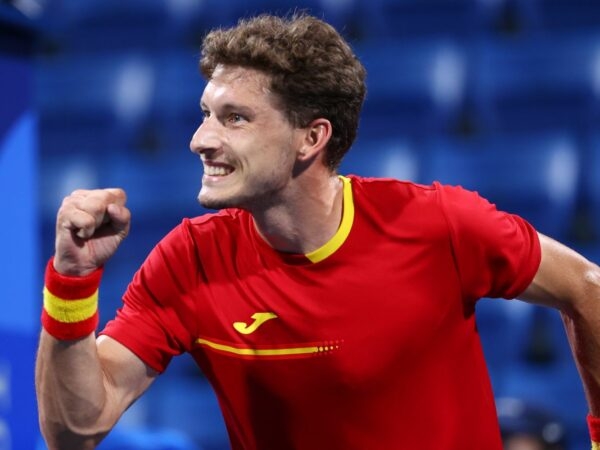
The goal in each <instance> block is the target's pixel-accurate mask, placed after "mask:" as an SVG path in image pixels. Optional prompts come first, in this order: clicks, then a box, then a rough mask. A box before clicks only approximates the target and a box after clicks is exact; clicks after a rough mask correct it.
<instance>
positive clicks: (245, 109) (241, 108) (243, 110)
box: [200, 100, 256, 116]
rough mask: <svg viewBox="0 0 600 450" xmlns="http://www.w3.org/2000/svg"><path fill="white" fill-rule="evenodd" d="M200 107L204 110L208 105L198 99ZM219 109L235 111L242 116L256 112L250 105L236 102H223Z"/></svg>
mask: <svg viewBox="0 0 600 450" xmlns="http://www.w3.org/2000/svg"><path fill="white" fill-rule="evenodd" d="M200 108H201V109H203V110H205V109H208V106H207V105H206V103H204V102H203V101H202V100H200ZM219 109H221V110H222V111H224V112H230V111H236V112H239V113H240V114H242V115H244V116H248V115H254V114H256V112H255V110H254V109H252V108H251V107H249V106H245V105H240V104H237V103H225V104H223V105H222V106H220V107H219Z"/></svg>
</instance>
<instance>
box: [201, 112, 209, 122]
mask: <svg viewBox="0 0 600 450" xmlns="http://www.w3.org/2000/svg"><path fill="white" fill-rule="evenodd" d="M209 117H210V111H208V110H207V109H203V110H202V122H204V121H205V120H206V119H208V118H209Z"/></svg>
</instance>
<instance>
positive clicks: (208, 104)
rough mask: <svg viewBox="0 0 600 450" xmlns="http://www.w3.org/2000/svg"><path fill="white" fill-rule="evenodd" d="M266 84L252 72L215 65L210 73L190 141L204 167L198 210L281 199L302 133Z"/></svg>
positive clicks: (264, 78)
mask: <svg viewBox="0 0 600 450" xmlns="http://www.w3.org/2000/svg"><path fill="white" fill-rule="evenodd" d="M268 86H269V79H268V77H267V76H266V75H265V74H263V73H262V72H259V71H257V70H253V69H247V68H241V67H230V66H218V67H217V68H216V69H215V71H214V72H213V75H212V78H211V79H210V81H209V82H208V84H207V86H206V88H205V90H204V93H203V95H202V99H201V102H200V103H201V108H202V111H203V113H204V120H203V121H202V123H201V124H200V126H199V127H198V129H197V130H196V132H195V133H194V136H193V137H192V141H191V143H190V149H191V150H192V151H193V152H194V153H197V154H199V155H200V157H201V159H202V163H203V167H204V176H203V177H202V188H201V190H200V194H199V195H198V200H199V201H200V203H201V204H202V206H204V207H207V208H211V209H220V208H228V207H239V208H245V209H248V210H253V209H255V208H264V207H267V206H269V205H272V204H274V202H277V201H278V200H279V199H281V198H282V197H283V193H284V192H285V188H286V187H287V186H288V185H289V183H290V181H291V179H292V173H293V168H294V164H295V163H296V155H297V152H298V151H299V149H300V148H301V145H302V135H303V130H302V129H297V128H294V127H293V126H292V125H291V124H290V122H289V121H288V120H287V119H286V118H285V116H284V114H283V112H282V111H281V110H280V109H278V108H277V104H276V98H275V96H274V95H273V94H271V93H270V92H269V90H268Z"/></svg>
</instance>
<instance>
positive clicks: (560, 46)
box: [469, 34, 600, 131]
mask: <svg viewBox="0 0 600 450" xmlns="http://www.w3.org/2000/svg"><path fill="white" fill-rule="evenodd" d="M599 50H600V35H598V34H595V35H590V34H578V35H569V36H568V37H565V36H560V37H557V36H543V37H540V36H538V37H529V38H525V37H524V36H517V37H508V38H502V39H500V38H496V39H486V40H482V41H480V42H478V43H476V44H475V45H474V46H473V65H474V67H473V84H472V85H471V86H470V90H469V96H472V98H473V103H474V105H475V108H476V110H477V114H478V120H479V122H480V125H481V128H484V129H485V130H486V131H498V130H500V131H514V130H524V131H528V130H532V131H535V130H543V129H553V128H565V127H570V128H572V129H585V128H586V127H589V126H590V125H591V121H592V117H593V110H594V103H595V102H596V101H597V96H598V90H597V85H596V86H594V84H595V83H598V81H597V79H598V78H599V75H598V74H597V72H598V69H597V68H596V64H597V62H596V61H597V55H598V52H599Z"/></svg>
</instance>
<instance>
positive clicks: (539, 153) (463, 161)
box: [423, 132, 580, 239]
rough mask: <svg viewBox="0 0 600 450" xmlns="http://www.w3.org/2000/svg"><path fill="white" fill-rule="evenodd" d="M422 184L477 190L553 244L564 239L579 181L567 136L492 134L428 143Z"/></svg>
mask: <svg viewBox="0 0 600 450" xmlns="http://www.w3.org/2000/svg"><path fill="white" fill-rule="evenodd" d="M426 154H427V156H426V161H427V163H426V164H424V165H423V177H424V178H423V181H425V182H431V181H433V180H439V181H441V182H442V183H446V184H460V185H462V186H464V187H466V188H468V189H471V190H475V191H478V192H479V193H480V194H481V195H483V196H484V197H486V198H487V199H488V200H490V201H491V202H493V203H495V204H496V205H497V206H498V208H499V209H503V210H506V211H508V212H511V213H516V214H520V215H522V216H523V217H525V218H526V219H528V220H529V221H530V222H531V223H532V224H533V225H534V226H535V227H536V228H537V229H538V230H540V231H541V232H544V233H546V234H548V235H550V236H552V237H555V238H557V239H565V238H566V237H567V236H568V235H569V231H570V227H571V224H572V220H573V215H574V212H575V206H576V199H577V187H578V183H579V176H580V166H579V158H580V154H579V149H578V146H577V144H576V141H575V140H574V139H573V138H572V136H570V135H569V134H568V133H560V132H553V133H541V134H540V133H538V134H533V133H527V134H515V135H495V136H489V137H487V138H481V139H462V140H459V139H435V140H432V141H430V143H429V144H428V149H427V153H426Z"/></svg>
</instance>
